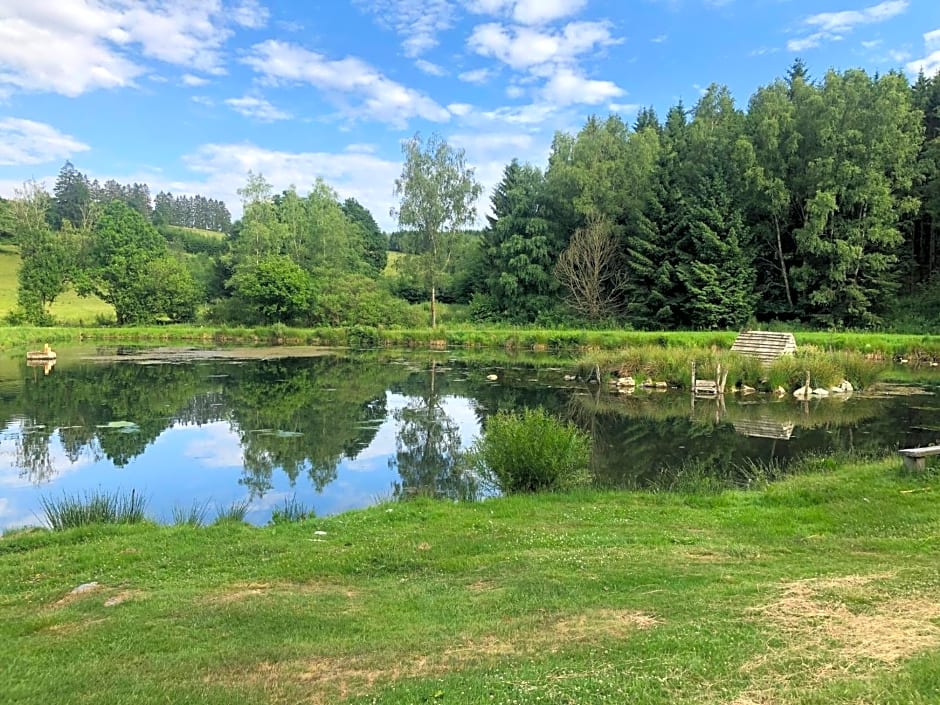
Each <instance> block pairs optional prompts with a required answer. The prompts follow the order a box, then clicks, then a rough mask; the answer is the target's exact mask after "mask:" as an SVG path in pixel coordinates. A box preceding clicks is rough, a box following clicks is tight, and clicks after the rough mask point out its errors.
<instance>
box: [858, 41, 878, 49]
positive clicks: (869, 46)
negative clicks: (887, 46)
mask: <svg viewBox="0 0 940 705" xmlns="http://www.w3.org/2000/svg"><path fill="white" fill-rule="evenodd" d="M881 44H882V41H881V40H880V39H872V40H871V41H868V42H862V46H863V47H864V48H865V49H877V48H878V47H880V46H881Z"/></svg>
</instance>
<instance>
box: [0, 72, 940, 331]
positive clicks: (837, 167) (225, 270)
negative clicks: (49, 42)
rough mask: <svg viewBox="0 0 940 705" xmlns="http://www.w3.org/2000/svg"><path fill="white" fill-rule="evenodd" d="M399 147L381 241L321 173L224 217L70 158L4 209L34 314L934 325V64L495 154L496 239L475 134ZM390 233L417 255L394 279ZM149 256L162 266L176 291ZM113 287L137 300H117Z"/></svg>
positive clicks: (304, 320)
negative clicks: (482, 208) (459, 313)
mask: <svg viewBox="0 0 940 705" xmlns="http://www.w3.org/2000/svg"><path fill="white" fill-rule="evenodd" d="M403 157H404V159H403V161H404V164H403V168H402V174H401V177H400V178H399V179H397V180H396V183H395V184H394V191H395V193H396V195H397V196H398V197H399V199H400V201H399V207H398V208H397V209H396V210H395V212H394V215H396V216H397V219H398V225H399V228H400V230H399V231H398V232H396V233H393V234H392V235H391V236H387V235H385V234H383V233H382V232H381V230H380V229H379V227H378V225H377V224H376V222H375V220H374V218H373V217H372V214H371V213H369V211H368V210H367V209H366V208H364V207H363V206H362V205H361V204H359V203H358V202H356V201H355V200H352V199H349V200H346V201H341V200H340V199H339V197H338V196H337V194H336V193H335V192H334V191H333V190H332V189H331V188H330V187H329V185H328V184H326V183H325V182H323V181H322V180H317V181H316V182H315V184H314V186H313V187H312V189H311V190H310V192H309V193H308V194H307V195H305V196H301V195H300V194H299V193H298V192H297V190H296V189H295V188H294V187H291V188H289V189H287V190H285V191H283V192H280V193H275V192H274V190H273V188H272V187H271V185H270V184H269V183H268V182H267V181H265V179H264V177H263V176H262V175H260V174H251V173H249V176H248V180H247V183H246V185H245V187H244V188H243V189H241V190H240V192H239V195H240V197H241V199H242V202H243V216H242V218H241V219H240V220H238V221H237V222H235V223H233V224H231V225H230V226H229V227H226V225H225V223H226V219H227V218H228V211H227V209H225V206H224V204H222V203H221V202H220V201H214V200H212V199H207V198H204V197H201V196H195V197H173V196H172V195H171V194H165V193H161V194H158V196H157V198H156V200H155V203H154V204H153V207H152V208H151V202H150V199H149V190H147V187H146V185H142V184H132V185H130V186H121V185H119V184H114V183H113V182H110V181H109V182H106V184H105V185H104V186H98V185H96V183H95V182H90V183H89V182H88V180H87V178H85V177H84V176H83V175H82V174H80V173H79V172H78V171H77V170H75V169H74V167H72V165H71V164H66V167H64V168H63V172H62V173H61V174H60V177H59V179H57V181H56V185H55V188H54V190H53V193H52V194H51V195H49V194H45V195H43V193H41V192H40V191H41V190H37V189H33V191H32V192H31V193H26V194H25V195H24V197H23V198H20V199H17V200H15V201H13V202H9V203H6V204H0V206H3V207H0V229H2V228H8V229H9V228H11V227H12V229H13V230H14V231H15V233H16V234H17V237H18V239H19V241H20V247H21V252H22V255H23V268H22V269H21V272H20V294H21V301H20V303H21V313H23V315H25V316H26V318H27V319H28V320H33V321H37V322H39V321H43V320H48V303H49V302H50V301H51V300H52V298H54V297H55V296H56V295H57V292H58V291H60V290H62V287H64V286H74V287H75V288H76V290H78V291H79V292H80V293H81V292H86V293H96V294H98V295H99V296H101V297H102V298H103V299H105V300H106V301H110V302H111V303H114V305H115V308H116V310H118V314H117V316H118V320H119V322H125V323H127V322H137V321H141V320H153V319H154V318H164V319H170V320H183V319H185V318H191V317H192V316H193V315H195V312H196V311H197V310H198V311H204V312H205V314H204V315H206V316H208V317H209V319H210V320H216V321H232V322H244V323H255V322H263V323H276V322H282V323H293V324H309V325H349V324H357V323H358V324H362V325H392V324H401V325H415V324H416V323H420V322H422V321H426V320H427V317H426V316H427V313H430V319H431V323H432V325H433V324H434V323H435V322H436V318H437V306H436V304H437V302H438V301H445V302H449V303H451V302H456V303H464V304H468V306H467V308H466V310H467V312H468V313H467V315H469V316H470V317H472V318H473V319H475V320H478V321H505V322H512V323H536V324H541V325H584V324H585V323H590V324H592V325H605V324H616V325H626V326H632V327H635V328H646V329H676V328H696V329H709V328H737V327H741V326H746V325H750V324H752V323H753V322H755V321H756V322H763V321H788V322H801V323H804V324H807V325H812V326H817V327H819V326H822V327H841V326H851V327H875V326H884V325H890V324H892V322H893V320H894V317H895V315H896V312H897V311H899V310H902V309H903V310H905V311H906V314H905V315H906V316H907V317H908V319H911V317H912V316H915V317H916V315H918V312H919V314H920V315H921V319H920V321H921V322H922V323H923V324H924V325H929V324H930V323H931V317H932V316H933V315H934V314H933V313H931V311H932V308H931V306H934V307H937V306H935V304H937V305H940V296H937V295H936V294H935V293H933V292H934V291H935V289H936V288H935V287H933V282H934V278H935V277H936V275H937V273H938V270H940V254H938V246H937V245H938V238H940V77H938V76H935V77H933V78H927V77H926V76H923V75H921V76H920V77H918V79H917V80H916V81H915V82H914V83H913V84H911V83H910V82H908V80H907V79H906V77H905V76H904V75H903V74H901V73H897V72H891V73H887V74H884V75H879V74H875V75H871V74H868V73H867V72H865V71H864V70H861V69H851V70H847V71H842V72H839V71H829V72H828V73H826V75H825V76H824V77H823V78H822V79H820V80H814V79H813V78H811V77H810V76H809V74H808V72H807V69H806V66H805V65H804V64H803V63H802V62H801V61H796V62H795V63H794V64H793V65H792V66H791V68H790V69H789V71H788V72H787V73H786V75H785V77H783V78H779V79H776V80H774V81H772V82H771V83H769V84H767V85H765V86H761V87H760V88H758V89H757V91H755V93H754V94H753V95H752V96H751V97H750V99H749V101H748V103H747V107H746V109H742V108H741V107H739V106H737V105H736V104H735V101H734V99H733V97H732V95H731V93H730V91H729V90H728V89H727V88H726V87H724V86H720V85H712V86H710V87H709V88H708V89H707V90H705V91H704V92H703V95H702V96H701V97H700V99H699V100H698V101H697V103H696V104H695V105H694V106H691V107H687V106H685V105H684V104H682V103H681V102H680V103H678V104H677V105H675V106H673V107H672V108H670V109H669V110H668V112H667V113H666V115H665V116H664V118H662V119H660V117H659V116H658V115H657V114H656V112H655V111H654V110H653V109H651V108H647V109H643V110H641V111H640V112H639V114H638V115H637V117H636V120H635V121H634V122H633V124H632V125H629V124H627V123H626V122H624V120H623V119H622V118H620V117H618V116H610V117H607V118H600V117H596V116H594V117H590V118H588V120H587V121H586V123H585V125H584V126H583V127H582V128H581V130H579V131H578V132H577V133H576V134H567V133H558V134H556V136H555V138H554V140H553V143H552V147H551V151H550V154H549V157H548V163H547V165H546V166H545V168H544V169H542V168H540V167H538V166H535V165H532V164H523V163H520V162H519V161H517V160H513V161H512V162H510V163H509V164H508V165H507V166H506V167H505V169H504V172H503V176H502V179H501V181H500V183H499V184H498V185H497V187H496V188H495V189H494V190H493V193H492V194H491V197H490V204H489V206H490V207H489V212H488V215H487V217H486V227H485V228H484V229H483V230H482V231H472V230H468V228H471V227H473V226H474V224H475V223H476V222H477V221H476V213H477V210H476V204H477V201H478V197H479V195H480V192H481V189H480V186H479V184H478V183H477V181H476V179H475V175H474V171H473V169H472V168H470V167H469V166H468V165H467V164H466V159H465V155H464V153H463V151H462V150H458V149H454V148H452V147H451V146H450V145H448V144H447V143H446V141H444V140H443V139H442V138H440V137H439V136H437V135H433V136H431V137H430V138H428V139H427V140H422V139H421V137H420V136H415V137H414V138H413V139H411V140H409V141H407V142H406V143H405V144H404V146H403ZM103 194H105V195H103ZM109 196H111V200H110V201H107V198H108V197H109ZM115 204H119V205H115ZM11 212H12V216H10V213H11ZM4 213H6V215H4ZM132 214H133V215H132ZM4 223H6V225H4ZM11 223H12V225H11ZM154 223H156V224H157V225H158V226H159V232H157V231H155V230H154V229H153V224H154ZM174 225H181V226H186V227H196V226H202V227H209V229H213V228H218V229H221V230H222V231H225V236H224V237H223V238H216V239H211V238H208V239H207V238H206V237H200V236H196V235H193V234H192V233H183V232H180V231H179V230H178V229H177V230H173V228H172V226H174ZM119 233H123V235H121V237H123V238H124V240H121V237H118V234H119ZM154 233H156V234H157V235H162V237H154ZM119 241H120V242H119ZM125 241H127V242H131V241H132V242H134V243H136V244H135V245H134V248H136V249H134V252H135V253H136V254H140V251H141V250H144V251H146V253H147V255H146V257H144V258H143V259H142V260H140V261H139V262H138V261H137V260H134V258H133V257H131V256H130V255H129V254H128V252H126V251H124V250H122V249H121V247H123V246H124V245H123V244H121V242H125ZM125 244H126V243H125ZM109 248H110V249H109ZM390 248H391V249H393V250H398V251H401V252H404V253H409V254H408V255H405V256H403V255H399V254H396V261H395V267H394V270H395V272H394V273H393V275H392V276H387V274H388V272H385V269H386V261H387V257H388V250H389V249H390ZM135 256H136V255H135ZM116 262H119V263H120V267H123V274H121V275H120V276H117V275H114V272H113V271H112V270H113V269H114V267H116V266H117V265H116V264H115V263H116ZM132 262H136V263H135V264H133V265H132ZM171 262H176V264H171ZM155 263H157V264H155ZM106 271H111V275H114V277H115V278H114V282H113V283H111V284H108V285H105V284H103V283H102V282H103V281H104V280H103V279H102V277H103V273H104V272H106ZM50 272H64V273H65V275H64V276H63V277H58V276H55V275H50ZM135 272H137V273H139V276H140V277H143V278H146V279H147V280H148V281H150V280H152V279H154V276H153V273H154V272H159V273H160V277H159V278H160V281H161V284H160V286H163V287H169V286H171V285H172V286H173V287H175V288H176V290H178V291H181V292H183V293H184V294H185V296H183V299H185V301H186V304H185V305H181V304H180V302H179V301H173V300H172V299H173V297H172V296H170V295H169V293H168V292H167V291H164V290H161V291H157V290H156V289H154V288H153V287H154V286H156V285H155V284H153V283H152V282H150V283H147V284H146V285H145V284H142V283H140V282H136V280H135V279H134V277H135V276H138V274H135ZM383 272H384V274H385V275H383ZM40 275H41V276H40ZM187 277H188V278H187ZM39 282H42V286H40V283H39ZM117 282H120V284H118V283H117ZM190 283H192V286H190ZM42 287H46V288H47V290H43V289H42ZM120 292H124V293H126V292H136V293H133V296H137V297H143V298H140V301H141V302H142V303H141V304H140V306H138V307H137V308H134V307H133V306H129V305H127V304H121V303H118V299H119V297H120V296H122V295H124V294H122V293H120ZM133 296H132V298H133ZM420 301H424V302H427V301H430V309H429V311H427V312H425V311H424V310H423V309H422V308H420V307H416V306H414V305H412V304H414V303H415V302H420ZM931 302H934V303H931Z"/></svg>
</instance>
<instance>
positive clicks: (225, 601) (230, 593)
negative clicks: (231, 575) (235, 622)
mask: <svg viewBox="0 0 940 705" xmlns="http://www.w3.org/2000/svg"><path fill="white" fill-rule="evenodd" d="M284 595H336V596H342V597H345V598H346V599H349V600H352V599H355V598H356V597H358V596H359V592H358V591H356V590H354V589H352V588H349V587H347V586H344V585H330V584H327V583H236V584H234V585H230V586H228V587H226V588H225V589H224V590H222V591H221V592H218V593H215V594H213V595H211V596H209V597H208V598H207V599H206V602H208V603H209V604H214V605H231V604H235V603H239V602H244V601H245V600H250V599H252V598H255V597H280V596H284Z"/></svg>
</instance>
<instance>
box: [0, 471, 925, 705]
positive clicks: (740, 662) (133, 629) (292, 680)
mask: <svg viewBox="0 0 940 705" xmlns="http://www.w3.org/2000/svg"><path fill="white" fill-rule="evenodd" d="M625 462H628V459H625ZM938 492H940V480H938V478H937V475H936V474H928V475H926V476H908V475H904V474H903V473H902V471H901V470H900V463H899V462H898V461H897V459H896V458H894V459H890V460H886V461H875V462H868V463H862V464H837V463H836V464H829V465H828V466H819V464H817V467H816V472H814V473H808V474H802V475H798V476H793V477H790V478H788V479H786V480H783V481H780V482H777V483H773V484H771V485H769V486H768V487H766V488H765V489H763V490H759V491H752V492H741V491H733V492H708V493H704V494H689V493H685V494H667V493H661V494H655V493H654V494H625V493H617V494H612V493H600V492H596V491H582V492H580V493H578V494H575V495H542V496H516V497H509V498H501V499H495V500H490V501H486V502H483V503H478V504H457V505H455V504H452V503H443V502H433V501H430V500H424V499H419V500H414V501H411V502H406V503H401V504H384V505H381V506H377V507H374V508H372V509H369V510H365V511H358V512H351V513H348V514H343V515H340V516H336V517H331V518H320V519H313V520H310V521H307V522H304V523H299V524H280V525H276V526H270V527H266V528H252V527H249V526H245V525H241V524H234V523H227V524H223V525H219V526H211V527H204V528H194V527H189V526H178V527H174V526H164V527H160V526H154V525H138V526H106V527H96V528H89V527H84V528H79V529H73V530H70V531H66V532H62V533H52V532H36V531H32V532H22V533H14V534H11V535H7V536H4V537H3V538H2V539H0V663H2V664H3V665H2V666H0V688H2V692H3V701H4V703H10V705H13V704H17V705H19V704H27V703H36V704H40V703H41V704H43V705H45V703H50V702H55V703H58V704H63V705H67V704H70V703H86V702H94V703H101V704H110V703H135V702H165V701H167V698H169V699H170V700H171V701H172V702H173V703H210V704H221V703H245V702H251V703H275V702H277V703H283V702H289V703H344V702H349V703H438V702H440V703H461V704H462V703H468V704H471V705H473V704H476V703H481V704H482V703H487V704H489V703H638V704H640V705H660V704H661V705H674V704H679V705H683V704H688V705H692V704H695V705H700V704H702V703H706V704H711V703H714V704H726V705H732V704H734V703H775V704H780V705H796V704H798V703H799V704H806V705H809V704H820V705H821V704H823V703H826V704H831V703H835V704H844V705H849V704H853V705H854V704H857V703H879V704H882V703H884V704H895V705H900V704H901V703H915V704H921V705H927V704H928V703H929V704H933V703H937V702H940V573H938V572H937V569H936V568H937V555H938V550H940V515H938V513H937V507H936V495H937V493H938ZM91 582H95V583H97V584H98V587H97V589H90V590H87V591H85V592H83V593H81V594H75V595H72V594H70V592H71V590H72V589H73V588H74V587H76V586H77V585H81V584H87V583H91ZM169 694H172V695H169Z"/></svg>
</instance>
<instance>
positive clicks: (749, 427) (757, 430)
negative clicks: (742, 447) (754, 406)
mask: <svg viewBox="0 0 940 705" xmlns="http://www.w3.org/2000/svg"><path fill="white" fill-rule="evenodd" d="M731 425H732V426H734V431H735V433H737V434H739V435H741V436H748V437H750V438H772V439H773V440H775V441H789V440H790V438H791V437H792V436H793V431H794V430H795V429H796V424H794V423H792V422H789V421H788V422H787V423H783V422H781V421H774V420H772V419H747V420H744V419H742V420H740V421H732V422H731Z"/></svg>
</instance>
